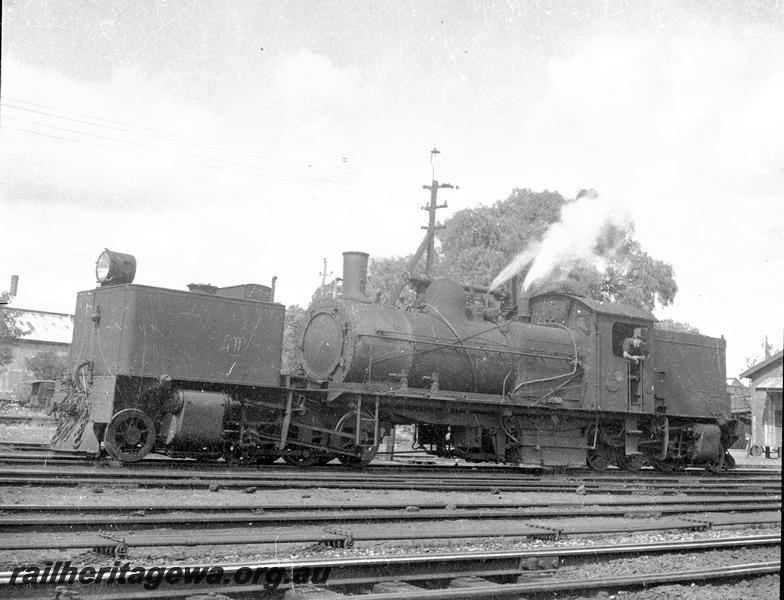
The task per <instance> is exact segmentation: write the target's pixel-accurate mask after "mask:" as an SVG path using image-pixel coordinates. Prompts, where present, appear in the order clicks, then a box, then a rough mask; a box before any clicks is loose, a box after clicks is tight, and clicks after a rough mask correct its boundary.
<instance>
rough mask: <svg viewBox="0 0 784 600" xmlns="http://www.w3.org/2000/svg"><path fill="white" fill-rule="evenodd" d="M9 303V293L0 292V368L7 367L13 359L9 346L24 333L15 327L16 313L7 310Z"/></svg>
mask: <svg viewBox="0 0 784 600" xmlns="http://www.w3.org/2000/svg"><path fill="white" fill-rule="evenodd" d="M10 302H11V296H10V295H9V293H8V292H0V367H3V366H5V365H7V364H8V363H10V362H11V360H12V359H13V351H12V350H11V348H10V346H9V344H11V343H12V342H13V341H14V340H15V339H16V338H18V337H19V336H20V335H22V334H23V333H25V332H24V331H23V330H22V328H20V327H19V326H18V325H17V322H16V311H14V310H12V309H10V308H8V305H9V304H10Z"/></svg>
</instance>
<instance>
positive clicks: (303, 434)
mask: <svg viewBox="0 0 784 600" xmlns="http://www.w3.org/2000/svg"><path fill="white" fill-rule="evenodd" d="M321 438H322V436H321V433H319V432H318V431H315V432H313V433H309V432H308V431H307V430H306V429H302V430H300V429H298V428H296V427H292V429H291V432H290V433H289V439H290V440H292V441H296V440H302V441H304V442H307V443H310V444H321ZM292 448H293V453H292V454H284V455H283V462H285V463H286V464H287V465H291V466H292V467H312V466H313V465H317V464H318V461H319V459H320V458H321V457H322V456H323V455H322V454H321V452H320V451H319V450H317V449H316V448H308V447H306V446H297V445H295V444H293V445H292Z"/></svg>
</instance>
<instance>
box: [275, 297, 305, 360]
mask: <svg viewBox="0 0 784 600" xmlns="http://www.w3.org/2000/svg"><path fill="white" fill-rule="evenodd" d="M305 314H306V313H305V309H304V308H302V307H301V306H298V305H296V304H293V305H292V306H289V307H288V308H287V309H286V317H285V319H284V322H283V356H282V359H281V361H282V365H281V371H283V372H284V373H290V372H291V371H293V370H294V369H295V368H296V366H297V344H298V343H299V338H300V336H301V335H302V328H303V327H304V326H305Z"/></svg>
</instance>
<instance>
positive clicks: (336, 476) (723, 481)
mask: <svg viewBox="0 0 784 600" xmlns="http://www.w3.org/2000/svg"><path fill="white" fill-rule="evenodd" d="M31 475H41V476H47V475H49V476H58V477H62V478H68V477H84V478H91V477H92V478H100V477H109V476H117V477H124V478H127V479H133V478H143V477H145V478H146V477H151V476H155V477H161V478H167V479H185V478H194V477H210V478H212V479H231V480H240V479H254V478H256V479H257V478H259V477H261V476H263V477H264V478H265V479H266V480H268V481H269V480H279V479H285V480H292V479H302V480H309V481H310V480H314V479H318V480H322V481H330V480H339V481H348V480H355V481H357V480H362V481H408V480H410V479H411V477H412V476H414V477H416V478H417V479H421V480H422V481H428V482H430V481H432V482H449V481H461V482H463V481H470V482H472V483H485V482H488V483H493V482H506V483H532V482H536V483H540V484H541V483H545V482H546V483H549V484H552V485H573V484H574V483H575V481H580V482H581V483H583V484H592V485H593V484H599V483H601V484H603V485H615V486H617V487H622V486H625V485H629V484H638V485H646V486H654V487H657V486H658V487H662V486H667V485H674V484H677V485H683V486H694V485H699V487H700V488H701V489H704V488H711V487H714V488H716V487H719V488H720V487H725V486H727V485H728V484H731V485H734V486H736V487H739V488H754V487H760V486H765V487H773V488H775V487H778V488H781V479H780V478H778V477H776V474H771V475H770V476H763V477H760V478H759V479H753V480H748V479H746V478H743V479H734V478H725V477H722V476H716V477H705V478H700V479H696V480H695V478H691V477H688V478H667V479H663V478H658V477H655V478H648V477H645V476H642V477H624V478H620V477H597V476H595V475H593V474H587V475H586V474H583V475H582V476H579V475H578V476H575V475H568V476H567V475H549V474H544V475H535V474H519V475H513V476H509V474H505V473H498V474H490V473H484V472H480V473H472V474H468V473H459V472H449V471H445V472H443V473H436V474H433V473H430V472H427V473H417V472H415V471H414V472H405V471H404V472H400V473H385V472H376V471H357V470H353V469H345V470H339V471H338V470H322V471H315V470H314V471H311V470H307V469H304V470H303V469H291V468H288V469H285V470H277V469H275V470H255V469H254V470H232V471H224V470H221V471H217V472H216V471H214V470H210V469H207V470H202V471H198V470H191V469H188V470H171V469H160V470H156V469H147V468H145V469H123V468H110V467H106V466H103V465H91V466H77V467H71V466H70V465H69V466H63V467H59V466H55V467H54V468H52V467H50V466H47V465H41V466H39V467H38V468H24V469H22V468H17V467H8V466H0V477H6V478H11V477H15V476H20V477H26V476H31Z"/></svg>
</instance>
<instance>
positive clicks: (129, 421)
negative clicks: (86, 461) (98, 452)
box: [103, 408, 156, 463]
mask: <svg viewBox="0 0 784 600" xmlns="http://www.w3.org/2000/svg"><path fill="white" fill-rule="evenodd" d="M155 436H156V432H155V423H153V422H152V419H151V418H150V417H149V416H148V415H147V413H145V412H144V411H142V410H139V409H137V408H126V409H124V410H121V411H120V412H118V413H117V414H116V415H114V416H113V417H112V420H111V421H110V422H109V426H108V427H107V428H106V433H105V434H104V437H103V443H104V446H105V447H106V451H107V452H108V453H109V456H111V457H112V458H116V459H117V460H120V461H122V462H126V463H130V462H136V461H138V460H141V459H142V458H144V457H145V456H147V454H149V453H150V451H151V450H152V449H153V446H155Z"/></svg>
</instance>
